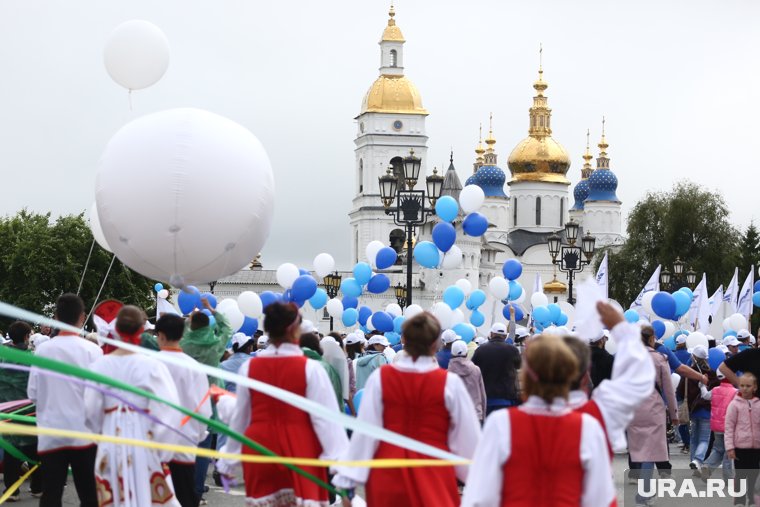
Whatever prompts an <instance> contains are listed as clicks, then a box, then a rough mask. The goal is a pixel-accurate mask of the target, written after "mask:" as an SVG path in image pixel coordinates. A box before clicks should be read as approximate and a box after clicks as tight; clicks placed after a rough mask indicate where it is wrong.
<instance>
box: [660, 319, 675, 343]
mask: <svg viewBox="0 0 760 507" xmlns="http://www.w3.org/2000/svg"><path fill="white" fill-rule="evenodd" d="M664 323H665V334H663V335H662V339H663V340H665V339H667V338H670V337H671V336H673V334H674V333H675V332H676V324H675V322H673V321H671V320H666V321H665V322H664Z"/></svg>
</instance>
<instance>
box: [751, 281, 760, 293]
mask: <svg viewBox="0 0 760 507" xmlns="http://www.w3.org/2000/svg"><path fill="white" fill-rule="evenodd" d="M752 292H760V280H758V281H756V282H755V285H753V286H752Z"/></svg>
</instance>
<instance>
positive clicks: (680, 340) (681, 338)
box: [676, 334, 686, 344]
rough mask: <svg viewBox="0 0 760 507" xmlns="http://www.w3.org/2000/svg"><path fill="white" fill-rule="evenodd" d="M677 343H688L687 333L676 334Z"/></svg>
mask: <svg viewBox="0 0 760 507" xmlns="http://www.w3.org/2000/svg"><path fill="white" fill-rule="evenodd" d="M676 343H678V344H681V343H686V335H685V334H679V335H678V336H676Z"/></svg>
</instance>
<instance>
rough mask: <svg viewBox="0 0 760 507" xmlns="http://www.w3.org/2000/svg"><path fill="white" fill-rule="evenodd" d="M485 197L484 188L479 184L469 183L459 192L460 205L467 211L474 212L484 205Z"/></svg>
mask: <svg viewBox="0 0 760 507" xmlns="http://www.w3.org/2000/svg"><path fill="white" fill-rule="evenodd" d="M485 199H486V196H485V194H484V193H483V189H482V188H480V187H479V186H477V185H467V186H466V187H464V188H463V189H462V191H461V192H460V193H459V206H461V207H462V211H464V212H465V213H473V212H475V211H478V210H479V209H480V207H481V206H483V201H485Z"/></svg>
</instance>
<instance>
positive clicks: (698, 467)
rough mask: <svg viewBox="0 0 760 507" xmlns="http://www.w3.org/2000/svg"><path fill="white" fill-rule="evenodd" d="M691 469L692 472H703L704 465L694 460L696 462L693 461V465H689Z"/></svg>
mask: <svg viewBox="0 0 760 507" xmlns="http://www.w3.org/2000/svg"><path fill="white" fill-rule="evenodd" d="M689 468H691V469H692V470H697V471H699V470H702V464H701V463H700V462H699V461H697V460H695V459H694V460H691V463H689Z"/></svg>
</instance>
